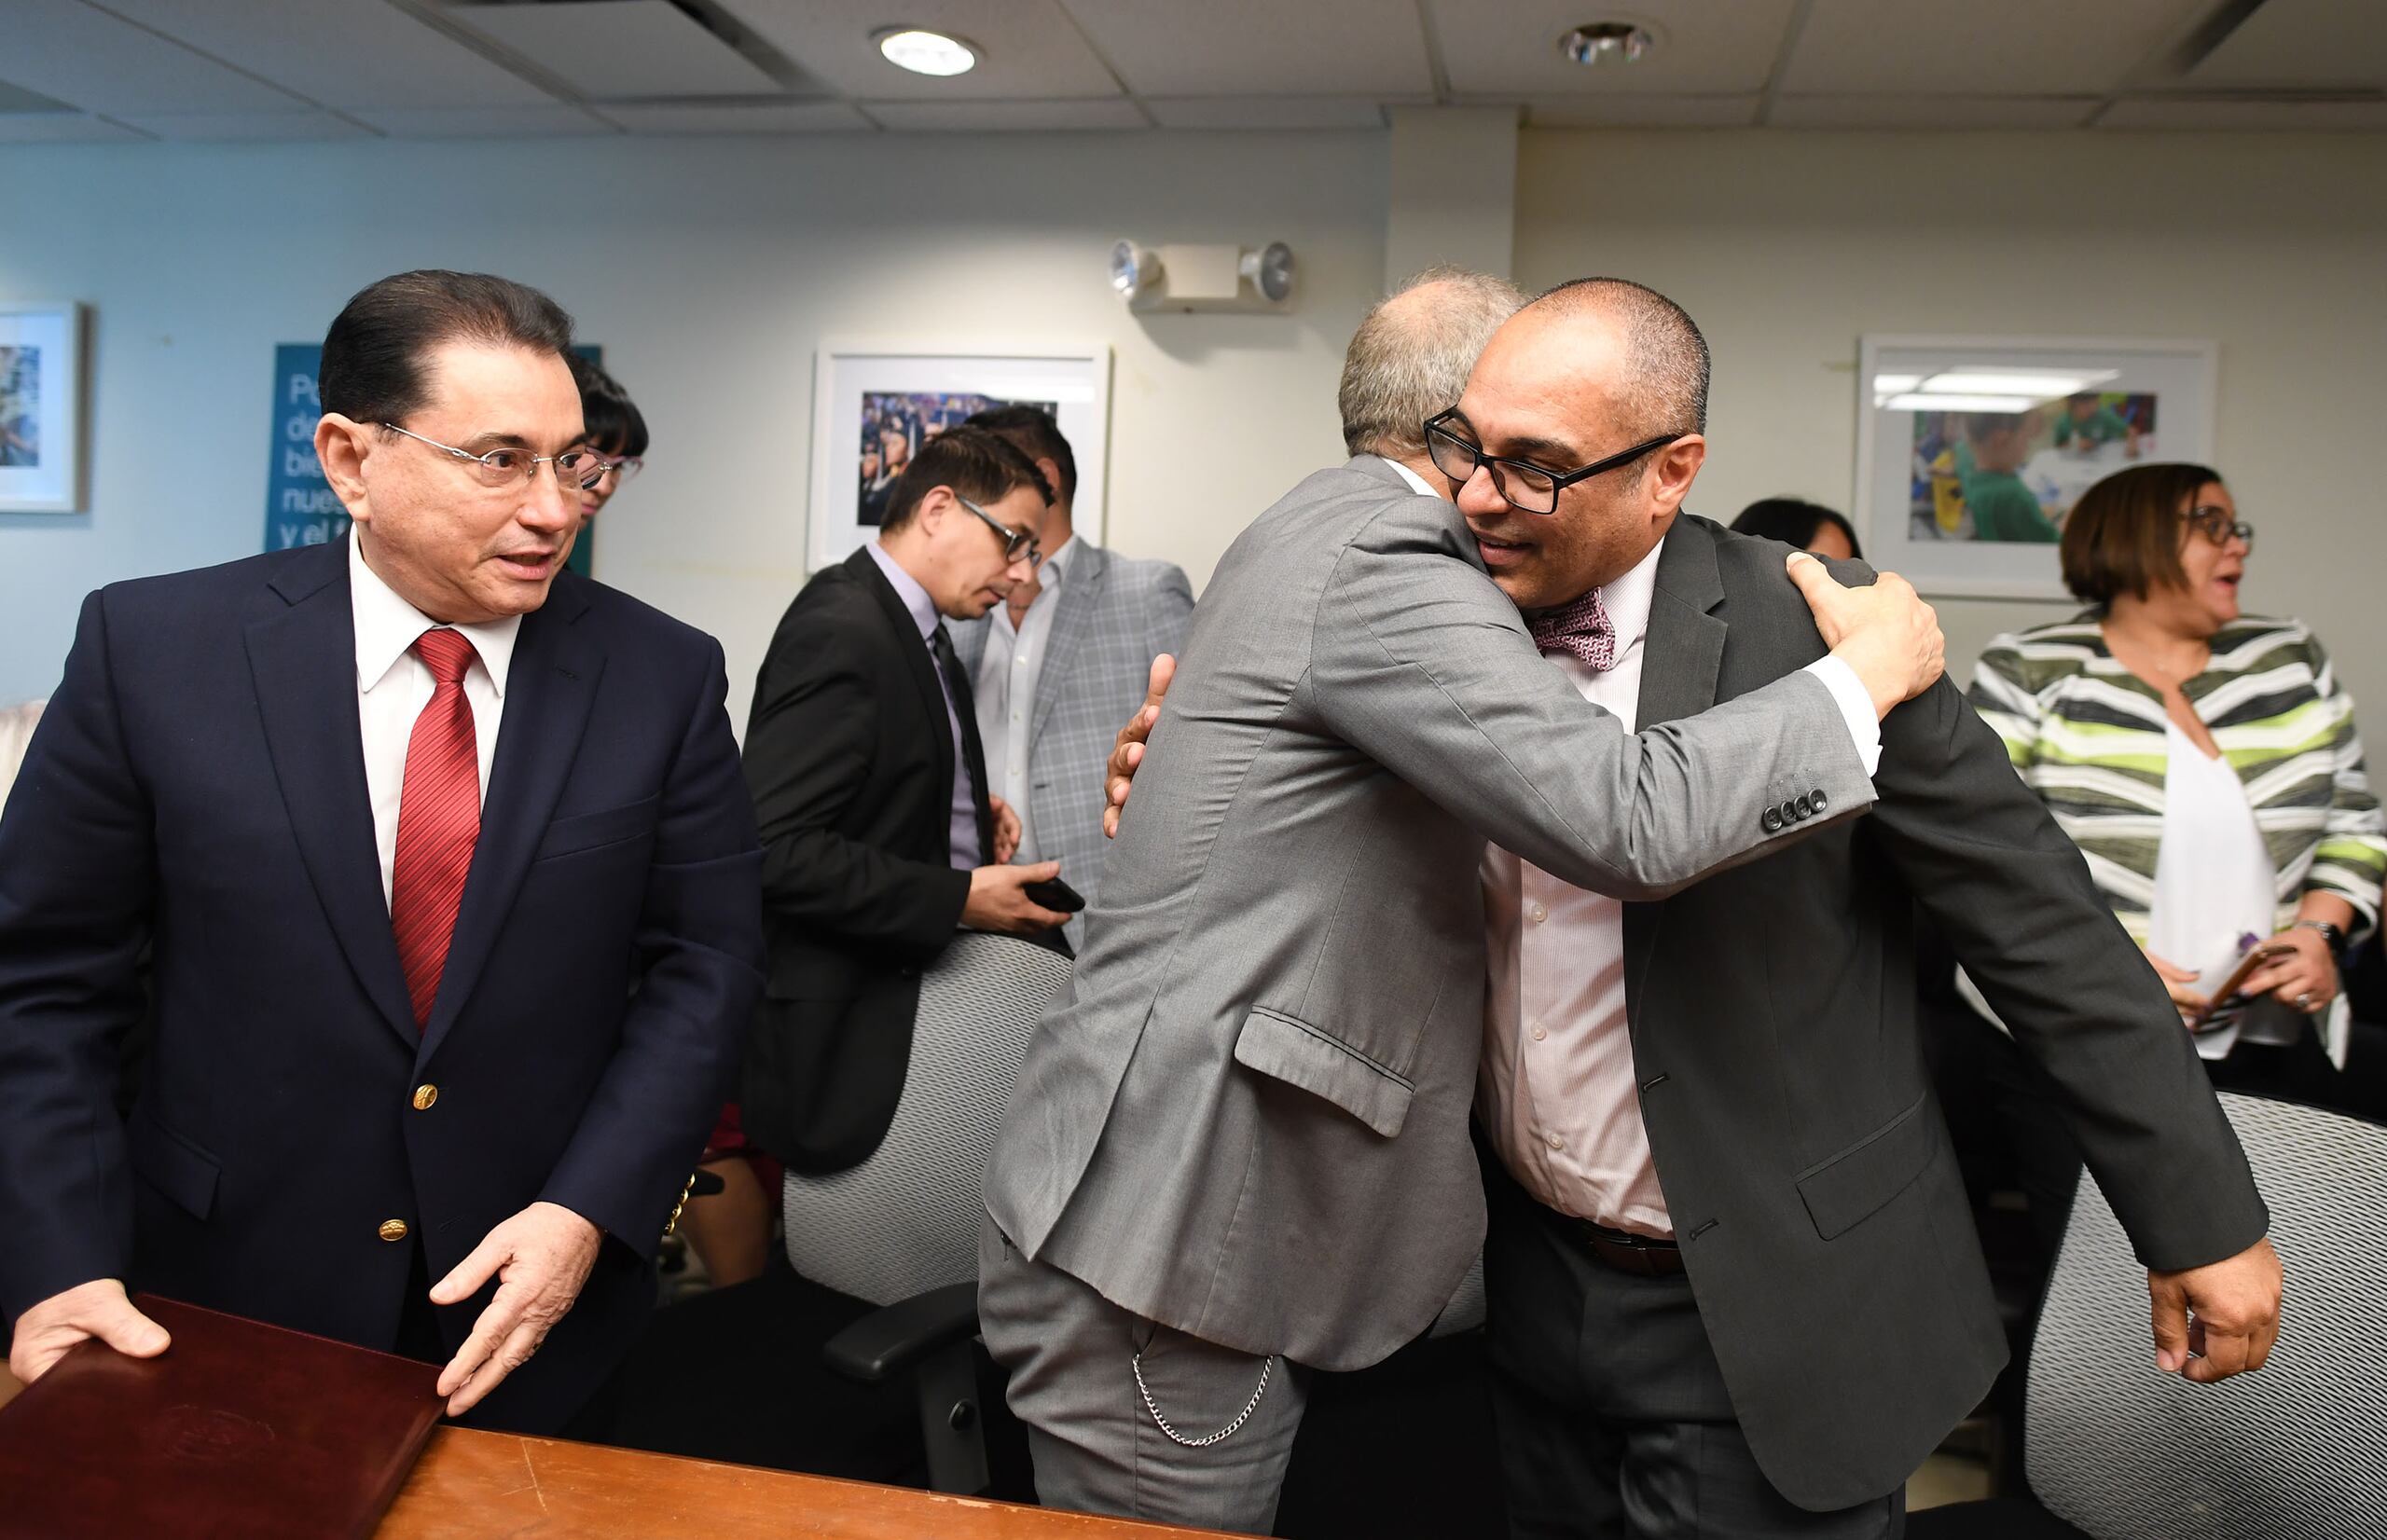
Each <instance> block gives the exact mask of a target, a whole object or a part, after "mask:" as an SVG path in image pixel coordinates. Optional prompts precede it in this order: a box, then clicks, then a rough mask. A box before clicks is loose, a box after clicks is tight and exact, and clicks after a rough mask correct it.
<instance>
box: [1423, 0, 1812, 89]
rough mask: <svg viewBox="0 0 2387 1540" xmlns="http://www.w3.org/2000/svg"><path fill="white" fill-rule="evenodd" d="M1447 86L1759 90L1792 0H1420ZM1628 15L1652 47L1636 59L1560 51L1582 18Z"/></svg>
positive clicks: (1770, 71) (1623, 17)
mask: <svg viewBox="0 0 2387 1540" xmlns="http://www.w3.org/2000/svg"><path fill="white" fill-rule="evenodd" d="M1427 5H1428V8H1429V9H1430V10H1431V12H1432V14H1433V18H1434V33H1435V35H1436V36H1437V37H1438V38H1439V39H1440V40H1441V42H1442V63H1443V66H1444V67H1445V69H1446V70H1447V71H1448V72H1449V75H1450V82H1451V90H1452V92H1453V93H1454V94H1456V95H1459V96H1523V97H1529V98H1531V99H1532V100H1534V101H1537V102H1545V101H1555V100H1556V99H1558V98H1560V97H1563V96H1571V95H1574V94H1576V93H1578V92H1580V93H1582V94H1584V95H1586V96H1598V97H1606V96H1621V95H1639V94H1642V93H1645V92H1648V93H1669V92H1676V91H1690V92H1697V93H1703V94H1707V95H1738V94H1753V93H1755V92H1758V91H1761V90H1763V89H1765V85H1766V82H1767V80H1768V79H1770V78H1771V77H1772V76H1773V63H1774V60H1775V58H1776V56H1778V55H1779V54H1780V53H1781V51H1782V36H1783V33H1784V31H1785V30H1786V29H1787V27H1788V26H1789V23H1790V17H1791V14H1792V13H1793V11H1794V10H1795V9H1796V8H1797V6H1796V0H1732V4H1730V5H1727V6H1718V5H1715V4H1714V3H1713V0H1629V3H1628V4H1626V5H1623V6H1621V7H1615V8H1613V9H1609V8H1607V7H1600V6H1596V5H1586V4H1584V3H1583V0H1509V3H1507V4H1503V5H1499V6H1487V5H1484V4H1483V3H1482V0H1427ZM1607 20H1616V21H1639V22H1641V23H1643V24H1644V25H1647V26H1649V27H1650V28H1651V29H1652V30H1653V31H1654V32H1655V33H1656V34H1657V46H1656V47H1655V48H1651V49H1650V50H1649V52H1648V53H1646V54H1644V55H1642V57H1641V58H1640V59H1639V60H1638V61H1636V62H1634V63H1631V64H1622V65H1620V64H1615V63H1603V64H1597V65H1593V66H1589V67H1586V66H1584V65H1581V64H1578V63H1576V62H1574V61H1573V60H1571V59H1568V58H1567V57H1566V55H1564V54H1562V53H1560V52H1559V51H1558V43H1559V40H1560V39H1561V38H1563V37H1565V36H1566V34H1568V33H1570V32H1572V31H1574V30H1575V29H1576V28H1577V27H1579V26H1580V25H1582V24H1583V23H1584V22H1585V21H1607Z"/></svg>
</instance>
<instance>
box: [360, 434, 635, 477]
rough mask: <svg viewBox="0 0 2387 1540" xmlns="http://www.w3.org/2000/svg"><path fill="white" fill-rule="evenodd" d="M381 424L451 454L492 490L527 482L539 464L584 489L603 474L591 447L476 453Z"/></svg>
mask: <svg viewBox="0 0 2387 1540" xmlns="http://www.w3.org/2000/svg"><path fill="white" fill-rule="evenodd" d="M381 426H382V427H384V428H387V429H389V430H390V432H392V433H404V434H405V435H406V436H407V437H408V438H410V439H413V440H414V441H415V442H416V443H417V444H428V445H430V446H431V447H433V448H435V449H437V450H438V451H439V452H440V453H442V454H447V455H453V456H454V457H455V458H456V459H458V460H460V461H463V462H464V463H465V464H467V465H469V466H471V467H472V468H473V475H474V478H475V479H476V480H477V481H478V482H479V483H480V484H481V485H482V486H484V487H487V488H490V490H491V491H496V490H500V489H503V488H508V487H520V486H523V485H525V484H527V483H528V482H529V481H530V480H531V477H532V476H535V475H537V474H539V467H540V466H542V465H552V466H553V467H555V478H556V482H557V484H558V485H559V486H561V487H563V488H567V489H577V490H579V491H584V492H585V491H586V490H588V488H591V487H594V486H596V485H597V483H598V481H599V480H600V479H601V478H602V477H603V476H604V474H605V458H604V457H603V456H602V455H600V454H599V453H598V452H597V451H596V450H594V449H566V450H564V451H563V452H562V453H561V454H555V455H534V454H532V453H531V451H530V450H528V449H517V448H512V447H505V448H497V449H491V450H490V451H489V452H488V453H486V454H477V455H476V454H474V453H472V452H470V451H469V450H464V449H459V448H458V447H455V446H454V445H453V444H442V443H440V442H439V441H438V440H437V439H435V438H425V437H423V436H422V435H421V433H416V432H415V431H414V430H413V429H411V428H401V427H399V426H398V425H397V424H396V423H394V422H384V423H382V424H381Z"/></svg>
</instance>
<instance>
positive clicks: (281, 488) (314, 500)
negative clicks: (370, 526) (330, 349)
mask: <svg viewBox="0 0 2387 1540" xmlns="http://www.w3.org/2000/svg"><path fill="white" fill-rule="evenodd" d="M323 361H324V348H323V344H322V343H320V342H284V343H282V344H281V345H279V346H278V347H276V348H275V349H274V350H273V460H272V462H271V465H270V468H269V470H268V472H267V474H266V478H265V548H266V549H267V550H269V551H286V550H288V549H289V548H290V547H292V546H294V545H322V544H325V543H328V542H331V541H335V540H338V538H339V537H340V536H342V535H344V534H346V533H348V510H347V509H345V508H343V507H341V506H340V503H339V499H338V497H337V496H336V495H334V493H333V491H332V488H331V484H330V483H329V482H327V481H325V480H324V467H323V465H322V463H321V462H320V461H317V460H316V459H315V423H316V420H317V419H320V418H321V417H322V416H323V415H324V408H323V404H322V401H321V399H320V398H319V397H318V396H317V394H316V392H315V374H316V371H317V370H318V369H319V368H321V367H322V365H323Z"/></svg>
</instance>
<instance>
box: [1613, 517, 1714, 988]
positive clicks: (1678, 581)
mask: <svg viewBox="0 0 2387 1540" xmlns="http://www.w3.org/2000/svg"><path fill="white" fill-rule="evenodd" d="M1723 602H1724V580H1723V577H1722V574H1721V573H1720V572H1719V571H1718V569H1717V565H1716V537H1715V535H1714V534H1713V533H1711V532H1710V531H1709V529H1708V528H1707V527H1706V526H1705V525H1703V524H1698V523H1695V522H1693V521H1692V520H1690V519H1688V518H1677V519H1676V520H1675V523H1674V527H1673V528H1672V529H1669V530H1668V531H1667V533H1666V548H1665V549H1664V550H1663V552H1661V553H1660V554H1659V556H1658V576H1657V591H1656V593H1655V594H1654V596H1653V597H1652V598H1651V599H1650V601H1649V631H1648V632H1647V633H1646V634H1645V635H1644V636H1643V638H1642V641H1641V699H1640V704H1639V706H1638V708H1637V709H1636V711H1635V726H1637V727H1641V728H1649V727H1655V726H1657V725H1658V724H1659V723H1661V722H1678V721H1680V720H1681V719H1682V718H1684V717H1693V716H1697V715H1698V714H1699V713H1700V712H1702V711H1704V710H1706V709H1707V708H1709V707H1711V706H1713V705H1715V704H1716V681H1717V677H1718V673H1719V672H1720V671H1721V669H1722V667H1723V664H1724V638H1725V634H1726V633H1727V631H1729V630H1730V627H1729V626H1726V625H1725V624H1724V619H1723V617H1722V616H1721V615H1718V614H1717V613H1716V611H1717V610H1718V609H1719V608H1721V607H1722V605H1723ZM1664 914H1665V906H1664V905H1663V904H1657V903H1628V904H1626V905H1625V906H1624V997H1625V999H1626V1000H1627V1001H1628V1002H1630V1001H1632V1000H1634V999H1635V998H1636V997H1639V996H1640V994H1641V988H1642V982H1643V980H1644V979H1645V978H1646V977H1647V975H1648V972H1649V958H1650V956H1651V954H1652V953H1653V952H1654V950H1655V949H1656V947H1657V942H1658V930H1659V927H1660V925H1661V923H1662V922H1663V917H1664ZM1628 1014H1629V1011H1628Z"/></svg>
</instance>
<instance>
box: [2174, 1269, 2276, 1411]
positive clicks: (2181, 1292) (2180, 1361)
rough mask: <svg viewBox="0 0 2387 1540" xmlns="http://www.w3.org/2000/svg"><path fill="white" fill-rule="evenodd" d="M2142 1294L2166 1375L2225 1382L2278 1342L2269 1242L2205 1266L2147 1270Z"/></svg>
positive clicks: (2256, 1364) (2256, 1363)
mask: <svg viewBox="0 0 2387 1540" xmlns="http://www.w3.org/2000/svg"><path fill="white" fill-rule="evenodd" d="M2146 1292H2147V1294H2148V1295H2149V1296H2150V1297H2151V1298H2152V1299H2153V1301H2154V1305H2155V1362H2156V1365H2157V1367H2159V1368H2161V1369H2162V1370H2163V1372H2164V1373H2166V1374H2185V1375H2187V1377H2188V1378H2189V1379H2191V1380H2197V1381H2202V1382H2212V1381H2215V1380H2227V1379H2228V1378H2229V1377H2230V1376H2231V1375H2233V1374H2241V1373H2243V1372H2245V1371H2246V1370H2248V1369H2255V1368H2262V1367H2263V1360H2264V1359H2265V1358H2268V1357H2270V1351H2271V1344H2272V1343H2273V1342H2275V1341H2278V1340H2279V1293H2280V1272H2279V1253H2278V1252H2276V1251H2273V1250H2272V1249H2271V1243H2270V1240H2269V1239H2268V1238H2266V1239H2263V1240H2260V1241H2256V1243H2255V1244H2253V1245H2250V1246H2248V1247H2247V1248H2246V1249H2245V1250H2243V1251H2242V1252H2240V1253H2239V1254H2238V1255H2237V1256H2235V1257H2230V1258H2225V1259H2224V1260H2222V1261H2218V1262H2213V1263H2209V1264H2207V1265H2206V1266H2204V1267H2192V1268H2189V1269H2187V1271H2186V1272H2149V1273H2148V1274H2147V1275H2146ZM2190 1313H2194V1316H2195V1319H2194V1320H2193V1321H2191V1320H2190V1319H2189V1316H2190ZM2199 1354H2201V1356H2199Z"/></svg>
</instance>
